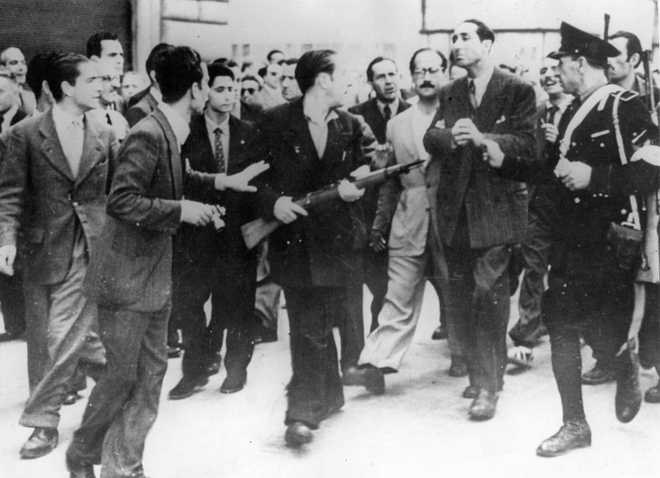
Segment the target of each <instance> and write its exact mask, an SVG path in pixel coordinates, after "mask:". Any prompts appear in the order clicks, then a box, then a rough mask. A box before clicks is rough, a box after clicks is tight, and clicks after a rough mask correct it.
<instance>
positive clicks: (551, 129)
mask: <svg viewBox="0 0 660 478" xmlns="http://www.w3.org/2000/svg"><path fill="white" fill-rule="evenodd" d="M542 128H543V132H544V134H545V140H546V141H548V142H550V143H553V144H554V143H556V142H557V137H558V136H559V130H558V129H557V127H556V126H555V125H554V124H552V123H543V126H542Z"/></svg>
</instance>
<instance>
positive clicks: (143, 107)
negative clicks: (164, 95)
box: [126, 90, 158, 127]
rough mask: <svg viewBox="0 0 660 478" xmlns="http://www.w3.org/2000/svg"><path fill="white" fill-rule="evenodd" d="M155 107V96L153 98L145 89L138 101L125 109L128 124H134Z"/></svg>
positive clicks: (156, 104)
mask: <svg viewBox="0 0 660 478" xmlns="http://www.w3.org/2000/svg"><path fill="white" fill-rule="evenodd" d="M157 107H158V101H156V98H154V97H153V95H152V94H151V93H149V92H148V90H147V93H146V94H145V95H144V96H143V97H142V98H140V101H138V102H137V103H135V104H134V105H133V106H131V107H129V108H128V110H127V111H126V121H128V125H129V126H131V127H133V126H135V125H136V123H137V122H138V121H140V120H141V119H142V118H144V117H146V116H147V115H149V114H150V113H151V112H153V111H154V110H155V109H156V108H157Z"/></svg>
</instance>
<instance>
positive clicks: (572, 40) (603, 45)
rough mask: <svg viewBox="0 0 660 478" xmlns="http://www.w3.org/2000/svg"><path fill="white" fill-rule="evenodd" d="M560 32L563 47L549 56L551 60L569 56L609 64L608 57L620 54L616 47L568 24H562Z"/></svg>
mask: <svg viewBox="0 0 660 478" xmlns="http://www.w3.org/2000/svg"><path fill="white" fill-rule="evenodd" d="M559 32H560V34H561V45H560V46H559V50H557V51H553V52H552V53H549V54H548V57H549V58H554V59H555V60H558V59H560V58H561V57H562V56H568V55H571V56H583V57H585V58H588V59H590V60H593V61H595V62H596V63H599V64H607V58H608V57H613V56H618V55H619V54H620V52H619V50H617V49H616V47H615V46H614V45H612V44H610V43H608V42H606V41H605V40H603V39H602V38H598V37H597V36H595V35H592V34H590V33H587V32H585V31H583V30H580V29H579V28H576V27H574V26H573V25H569V24H568V23H566V22H561V27H560V29H559Z"/></svg>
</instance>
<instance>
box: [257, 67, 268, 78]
mask: <svg viewBox="0 0 660 478" xmlns="http://www.w3.org/2000/svg"><path fill="white" fill-rule="evenodd" d="M266 73H268V68H266V67H265V66H262V67H261V68H259V69H258V70H257V74H258V75H259V76H260V77H262V78H265V77H266Z"/></svg>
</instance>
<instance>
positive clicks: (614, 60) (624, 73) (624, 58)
mask: <svg viewBox="0 0 660 478" xmlns="http://www.w3.org/2000/svg"><path fill="white" fill-rule="evenodd" d="M610 43H611V44H612V45H614V46H615V47H616V49H617V50H619V51H620V52H621V53H620V54H619V55H618V56H615V57H611V58H608V59H607V65H608V68H607V78H608V79H609V80H610V82H611V83H617V82H619V81H622V80H624V79H625V78H627V77H628V75H631V74H633V73H634V71H635V66H634V65H633V57H631V58H628V45H627V43H628V40H626V39H625V38H614V39H612V40H610ZM635 59H636V56H635Z"/></svg>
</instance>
